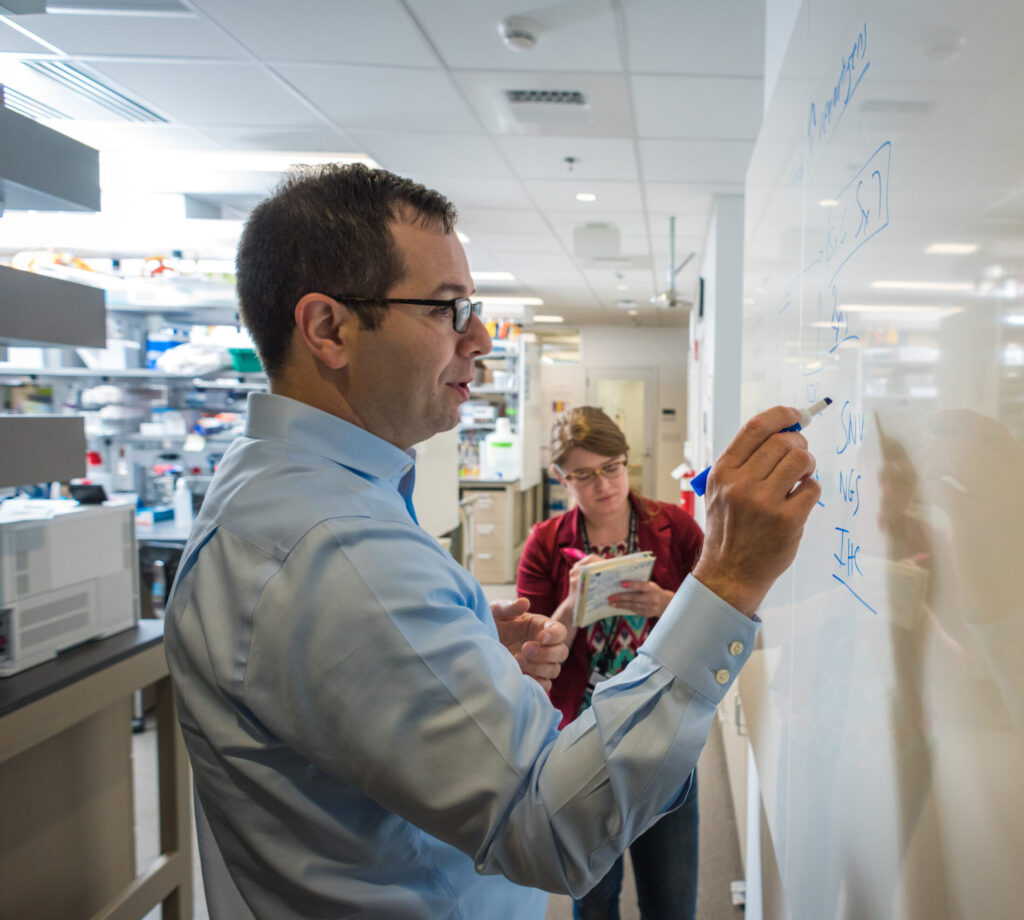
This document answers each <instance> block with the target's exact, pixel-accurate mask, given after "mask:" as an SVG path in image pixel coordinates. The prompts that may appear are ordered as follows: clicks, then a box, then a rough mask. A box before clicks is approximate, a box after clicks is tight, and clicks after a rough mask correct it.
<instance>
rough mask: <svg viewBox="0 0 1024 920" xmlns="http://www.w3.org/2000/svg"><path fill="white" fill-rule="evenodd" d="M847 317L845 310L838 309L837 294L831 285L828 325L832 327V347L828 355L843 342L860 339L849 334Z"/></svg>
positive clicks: (819, 297) (819, 296)
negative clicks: (830, 309) (830, 306)
mask: <svg viewBox="0 0 1024 920" xmlns="http://www.w3.org/2000/svg"><path fill="white" fill-rule="evenodd" d="M818 302H819V306H820V304H821V294H819V295H818ZM819 312H820V311H819ZM849 316H850V315H849V313H848V312H847V311H846V310H841V309H839V292H838V291H837V290H836V287H835V285H833V286H832V318H831V320H830V321H829V325H830V326H831V327H832V347H831V348H830V349H829V350H828V353H829V354H832V352H834V351H835V350H836V349H837V348H838V347H839V346H840V345H842V344H843V342H856V341H857V340H858V339H859V338H860V336H859V335H854V334H853V333H852V332H850V319H849Z"/></svg>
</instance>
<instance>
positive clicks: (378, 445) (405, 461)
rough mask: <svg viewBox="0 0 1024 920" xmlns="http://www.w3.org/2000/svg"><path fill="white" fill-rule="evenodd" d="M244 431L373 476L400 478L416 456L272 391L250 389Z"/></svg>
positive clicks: (252, 435)
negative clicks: (255, 391) (278, 439)
mask: <svg viewBox="0 0 1024 920" xmlns="http://www.w3.org/2000/svg"><path fill="white" fill-rule="evenodd" d="M245 434H246V436H247V437H250V438H280V439H282V440H285V441H289V442H291V443H293V444H297V445H299V446H301V447H304V448H306V449H307V450H311V451H313V452H314V453H317V454H319V455H320V456H322V457H327V458H328V459H329V460H333V461H334V462H335V463H340V464H341V465H342V466H346V467H349V468H350V469H353V470H357V471H358V472H361V473H365V474H368V475H370V476H373V477H374V478H376V479H386V480H393V479H401V478H402V477H403V476H405V475H406V474H407V473H408V472H409V471H410V470H411V469H412V466H413V464H414V463H415V460H416V452H415V451H414V450H408V451H404V450H402V449H400V448H398V447H395V445H394V444H391V443H389V442H388V441H385V440H384V439H383V438H379V437H377V435H375V434H372V433H371V432H369V431H367V430H366V429H365V428H360V427H359V426H358V425H353V424H352V423H351V422H346V421H345V420H344V419H341V418H338V417H337V416H336V415H331V414H330V413H329V412H324V411H323V410H322V409H317V408H314V407H313V406H310V405H308V404H307V403H304V402H300V401H299V400H296V399H291V398H290V397H288V396H280V395H278V394H276V393H250V394H249V404H248V412H247V416H246V423H245Z"/></svg>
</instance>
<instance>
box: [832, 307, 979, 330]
mask: <svg viewBox="0 0 1024 920" xmlns="http://www.w3.org/2000/svg"><path fill="white" fill-rule="evenodd" d="M843 310H845V311H846V312H847V313H942V314H944V315H945V314H948V313H963V312H964V308H963V307H950V306H947V305H945V304H916V303H915V304H908V303H894V304H884V303H846V304H840V305H839V311H840V312H842V311H843ZM825 325H826V326H831V325H832V324H831V323H825Z"/></svg>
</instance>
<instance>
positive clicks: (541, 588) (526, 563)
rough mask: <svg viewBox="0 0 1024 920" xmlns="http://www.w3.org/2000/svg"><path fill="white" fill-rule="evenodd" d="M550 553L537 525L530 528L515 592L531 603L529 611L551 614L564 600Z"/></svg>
mask: <svg viewBox="0 0 1024 920" xmlns="http://www.w3.org/2000/svg"><path fill="white" fill-rule="evenodd" d="M554 569H555V566H554V564H553V561H552V559H551V553H550V552H549V551H548V549H547V547H545V545H544V541H543V539H542V538H541V537H540V535H539V533H538V531H537V528H536V527H534V528H533V529H532V530H531V531H530V536H529V537H527V539H526V545H525V546H524V547H523V555H522V556H521V557H520V559H519V566H518V568H517V569H516V595H517V596H518V597H525V598H526V599H527V600H529V602H530V612H531V613H539V614H541V615H542V616H546V617H549V616H551V615H552V614H553V613H554V612H555V609H556V608H557V607H558V605H559V604H560V603H561V602H562V598H561V597H560V596H559V589H558V579H557V577H556V575H555V571H554Z"/></svg>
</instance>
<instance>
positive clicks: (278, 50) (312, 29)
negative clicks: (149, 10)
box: [194, 0, 438, 67]
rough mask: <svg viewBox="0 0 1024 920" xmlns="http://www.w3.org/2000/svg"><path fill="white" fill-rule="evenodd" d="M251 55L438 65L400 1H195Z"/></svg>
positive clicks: (423, 65)
mask: <svg viewBox="0 0 1024 920" xmlns="http://www.w3.org/2000/svg"><path fill="white" fill-rule="evenodd" d="M194 4H195V6H196V7H197V8H198V9H199V10H201V11H202V12H203V13H205V14H206V15H207V16H209V18H210V19H211V20H213V21H215V22H217V23H219V24H220V25H221V26H222V27H224V28H225V29H227V30H229V31H230V32H231V33H233V34H234V35H235V36H236V37H237V38H238V39H239V40H240V41H241V42H242V44H244V45H245V46H246V47H247V48H248V49H249V50H250V51H252V52H253V53H254V54H256V55H258V56H259V57H261V58H265V59H267V60H271V61H322V62H335V63H350V64H395V65H401V66H409V67H431V66H437V65H438V60H437V56H436V55H435V54H434V52H433V51H432V50H431V48H430V45H429V44H428V43H427V42H426V41H425V40H424V38H423V34H422V33H421V32H420V30H419V28H418V27H417V25H416V23H415V22H414V21H413V20H412V19H411V18H410V17H409V15H408V14H407V13H406V12H405V10H404V8H403V6H402V4H401V3H399V2H398V0H372V2H367V0H289V2H288V3H287V5H284V4H282V3H281V2H280V0H194Z"/></svg>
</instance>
